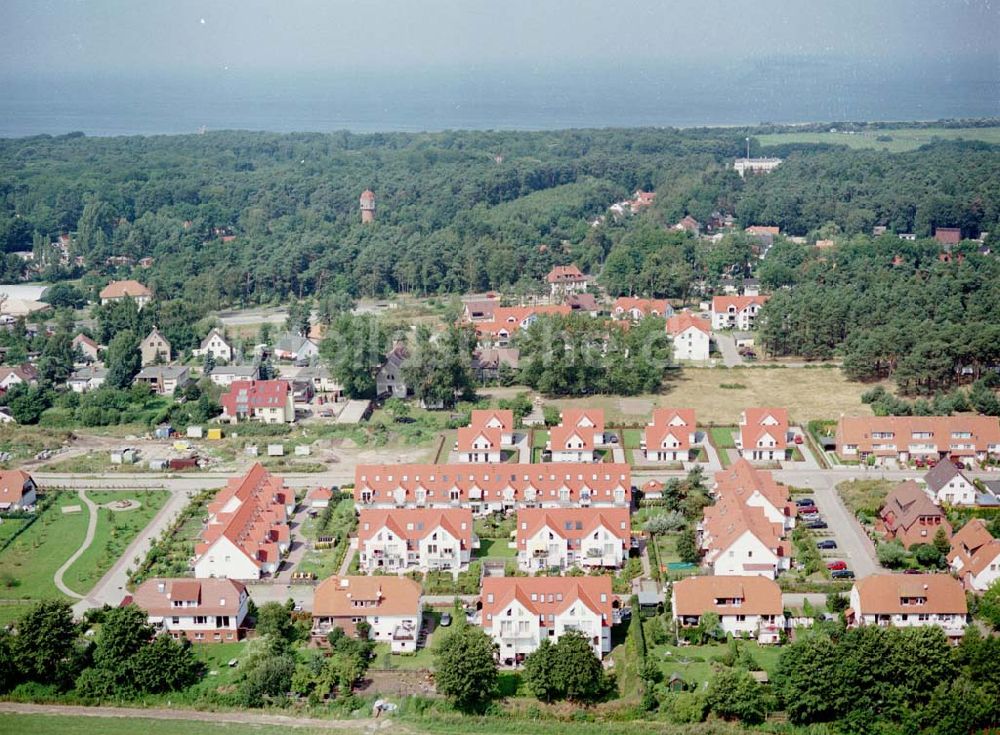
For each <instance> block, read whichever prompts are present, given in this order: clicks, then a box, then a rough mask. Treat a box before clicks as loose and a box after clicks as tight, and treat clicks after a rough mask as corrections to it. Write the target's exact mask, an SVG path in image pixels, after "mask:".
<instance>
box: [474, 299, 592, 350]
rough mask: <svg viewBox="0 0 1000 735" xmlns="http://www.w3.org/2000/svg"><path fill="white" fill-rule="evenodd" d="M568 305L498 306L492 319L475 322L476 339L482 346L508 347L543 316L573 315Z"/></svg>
mask: <svg viewBox="0 0 1000 735" xmlns="http://www.w3.org/2000/svg"><path fill="white" fill-rule="evenodd" d="M572 311H573V310H572V309H571V308H570V307H569V305H568V304H556V305H550V306H498V307H496V308H495V309H494V310H493V312H492V317H491V318H490V319H483V320H481V321H477V322H474V324H475V329H476V337H477V339H478V340H479V342H480V344H484V345H485V344H490V345H494V346H497V347H506V346H507V345H509V344H510V341H511V340H512V339H513V338H514V336H515V335H516V334H517V333H518V332H519V331H520V330H522V329H527V328H528V327H530V326H531V325H532V324H534V323H535V322H536V321H537V320H538V317H540V316H543V315H551V314H559V315H562V316H567V315H569V314H571V313H572Z"/></svg>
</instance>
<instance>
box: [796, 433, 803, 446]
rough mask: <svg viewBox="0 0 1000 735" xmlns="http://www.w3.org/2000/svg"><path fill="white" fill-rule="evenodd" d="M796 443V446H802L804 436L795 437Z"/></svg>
mask: <svg viewBox="0 0 1000 735" xmlns="http://www.w3.org/2000/svg"><path fill="white" fill-rule="evenodd" d="M795 443H796V444H801V443H802V434H796V435H795Z"/></svg>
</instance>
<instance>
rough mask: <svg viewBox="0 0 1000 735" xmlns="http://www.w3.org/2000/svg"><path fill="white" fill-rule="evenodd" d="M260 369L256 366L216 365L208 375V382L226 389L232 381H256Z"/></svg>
mask: <svg viewBox="0 0 1000 735" xmlns="http://www.w3.org/2000/svg"><path fill="white" fill-rule="evenodd" d="M259 377H260V368H259V367H258V366H257V365H216V366H215V367H214V368H212V372H210V373H209V374H208V378H209V380H211V381H212V382H213V383H215V384H216V385H221V386H222V387H223V388H228V387H229V386H231V385H232V384H233V382H234V381H237V380H243V381H251V380H257V378H259Z"/></svg>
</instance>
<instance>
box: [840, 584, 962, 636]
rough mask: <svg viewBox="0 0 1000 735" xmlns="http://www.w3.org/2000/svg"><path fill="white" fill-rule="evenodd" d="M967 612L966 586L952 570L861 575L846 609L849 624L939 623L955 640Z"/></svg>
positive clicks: (912, 624)
mask: <svg viewBox="0 0 1000 735" xmlns="http://www.w3.org/2000/svg"><path fill="white" fill-rule="evenodd" d="M968 614H969V608H968V605H967V604H966V599H965V590H963V589H962V584H961V583H960V582H959V581H958V580H957V579H955V578H954V577H952V576H951V575H950V574H875V575H872V576H870V577H865V578H864V579H859V580H858V581H857V582H855V583H854V587H853V588H852V589H851V606H850V607H849V608H848V609H847V610H846V612H845V615H846V617H847V623H848V625H850V626H858V625H892V626H894V627H901V628H906V627H914V626H924V625H937V626H939V627H940V628H942V629H943V630H944V632H945V635H947V636H948V637H949V638H951V639H952V640H956V639H958V638H960V637H961V636H962V634H963V633H964V631H965V626H966V625H967V623H968Z"/></svg>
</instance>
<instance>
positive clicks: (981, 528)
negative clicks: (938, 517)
mask: <svg viewBox="0 0 1000 735" xmlns="http://www.w3.org/2000/svg"><path fill="white" fill-rule="evenodd" d="M992 540H993V534H991V533H990V532H989V530H988V529H987V528H986V521H984V520H983V519H982V518H972V519H970V520H969V522H968V523H966V524H965V525H964V526H962V527H961V528H960V529H959V530H958V531H957V532H956V533H955V535H954V536H952V537H951V551H949V552H948V563H949V564H950V565H951V568H952V571H955V572H961V571H962V569H963V568H964V567H965V566H967V565H968V564H969V561H970V560H971V559H972V557H973V556H975V554H976V552H977V551H979V549H981V548H982V547H983V546H985V545H986V544H988V543H989V542H990V541H992Z"/></svg>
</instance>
